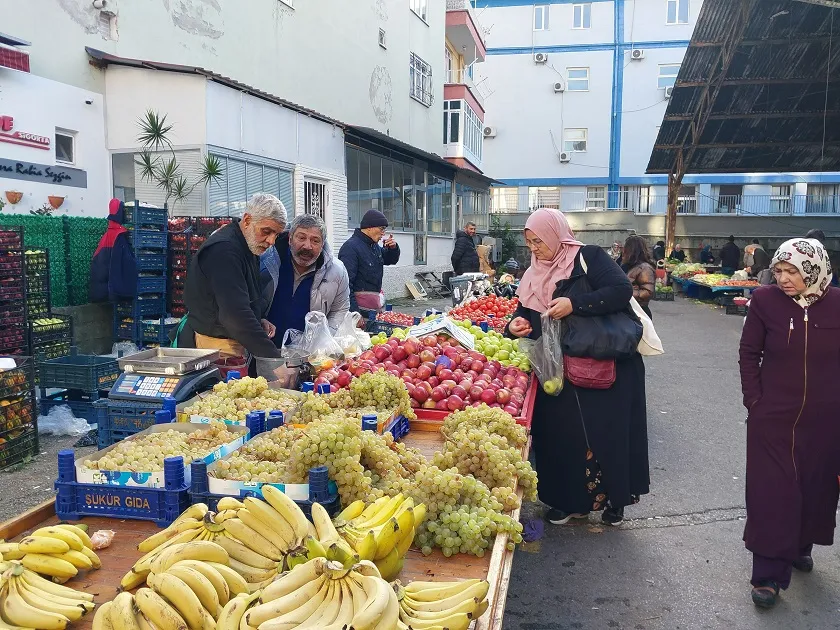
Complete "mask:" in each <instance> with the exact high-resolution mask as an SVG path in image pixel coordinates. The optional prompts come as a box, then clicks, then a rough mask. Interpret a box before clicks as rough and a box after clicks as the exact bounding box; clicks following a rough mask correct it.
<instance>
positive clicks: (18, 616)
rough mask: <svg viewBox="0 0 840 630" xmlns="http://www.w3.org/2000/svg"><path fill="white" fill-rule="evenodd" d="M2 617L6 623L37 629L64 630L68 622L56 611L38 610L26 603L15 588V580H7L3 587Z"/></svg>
mask: <svg viewBox="0 0 840 630" xmlns="http://www.w3.org/2000/svg"><path fill="white" fill-rule="evenodd" d="M2 599H3V606H2V611H3V619H5V620H6V621H7V622H8V623H12V624H14V625H16V626H23V627H25V628H38V630H64V629H65V628H66V627H67V624H68V623H69V622H70V620H69V619H67V617H65V616H64V615H60V614H58V613H54V612H49V611H46V610H40V609H38V608H36V607H34V606H32V605H31V604H29V603H27V602H26V601H25V600H24V599H23V597H21V595H20V593H19V592H18V589H17V584H16V581H15V580H8V581H7V582H6V584H5V586H4V587H3V597H2Z"/></svg>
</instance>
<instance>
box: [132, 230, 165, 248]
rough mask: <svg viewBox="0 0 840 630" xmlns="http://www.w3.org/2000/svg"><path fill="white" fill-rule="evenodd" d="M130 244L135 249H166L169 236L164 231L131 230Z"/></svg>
mask: <svg viewBox="0 0 840 630" xmlns="http://www.w3.org/2000/svg"><path fill="white" fill-rule="evenodd" d="M131 242H132V244H133V245H134V248H135V249H146V248H149V249H166V246H167V245H168V244H169V236H168V234H167V233H166V230H160V231H158V230H143V229H139V230H136V229H135V230H131Z"/></svg>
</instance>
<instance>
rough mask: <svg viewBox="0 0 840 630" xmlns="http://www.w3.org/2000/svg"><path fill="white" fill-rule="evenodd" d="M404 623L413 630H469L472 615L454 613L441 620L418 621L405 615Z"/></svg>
mask: <svg viewBox="0 0 840 630" xmlns="http://www.w3.org/2000/svg"><path fill="white" fill-rule="evenodd" d="M403 621H404V622H405V623H407V624H408V625H409V627H411V628H412V630H429V629H431V628H448V629H449V630H467V628H469V627H470V623H471V622H472V615H471V614H469V613H465V612H461V613H454V614H452V615H449V616H448V617H443V618H441V619H416V618H414V617H407V616H405V615H403Z"/></svg>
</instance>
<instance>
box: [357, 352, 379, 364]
mask: <svg viewBox="0 0 840 630" xmlns="http://www.w3.org/2000/svg"><path fill="white" fill-rule="evenodd" d="M375 359H376V355H375V354H374V353H373V350H365V351H364V352H362V354H360V355H359V360H360V361H373V360H375Z"/></svg>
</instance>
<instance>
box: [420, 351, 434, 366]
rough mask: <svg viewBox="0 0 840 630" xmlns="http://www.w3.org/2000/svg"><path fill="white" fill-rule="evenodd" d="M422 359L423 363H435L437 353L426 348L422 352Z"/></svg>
mask: <svg viewBox="0 0 840 630" xmlns="http://www.w3.org/2000/svg"><path fill="white" fill-rule="evenodd" d="M420 361H422V362H423V363H432V364H433V363H434V362H435V353H434V352H432V351H431V350H429V349H428V348H426V349H425V350H423V351H422V352H421V353H420Z"/></svg>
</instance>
